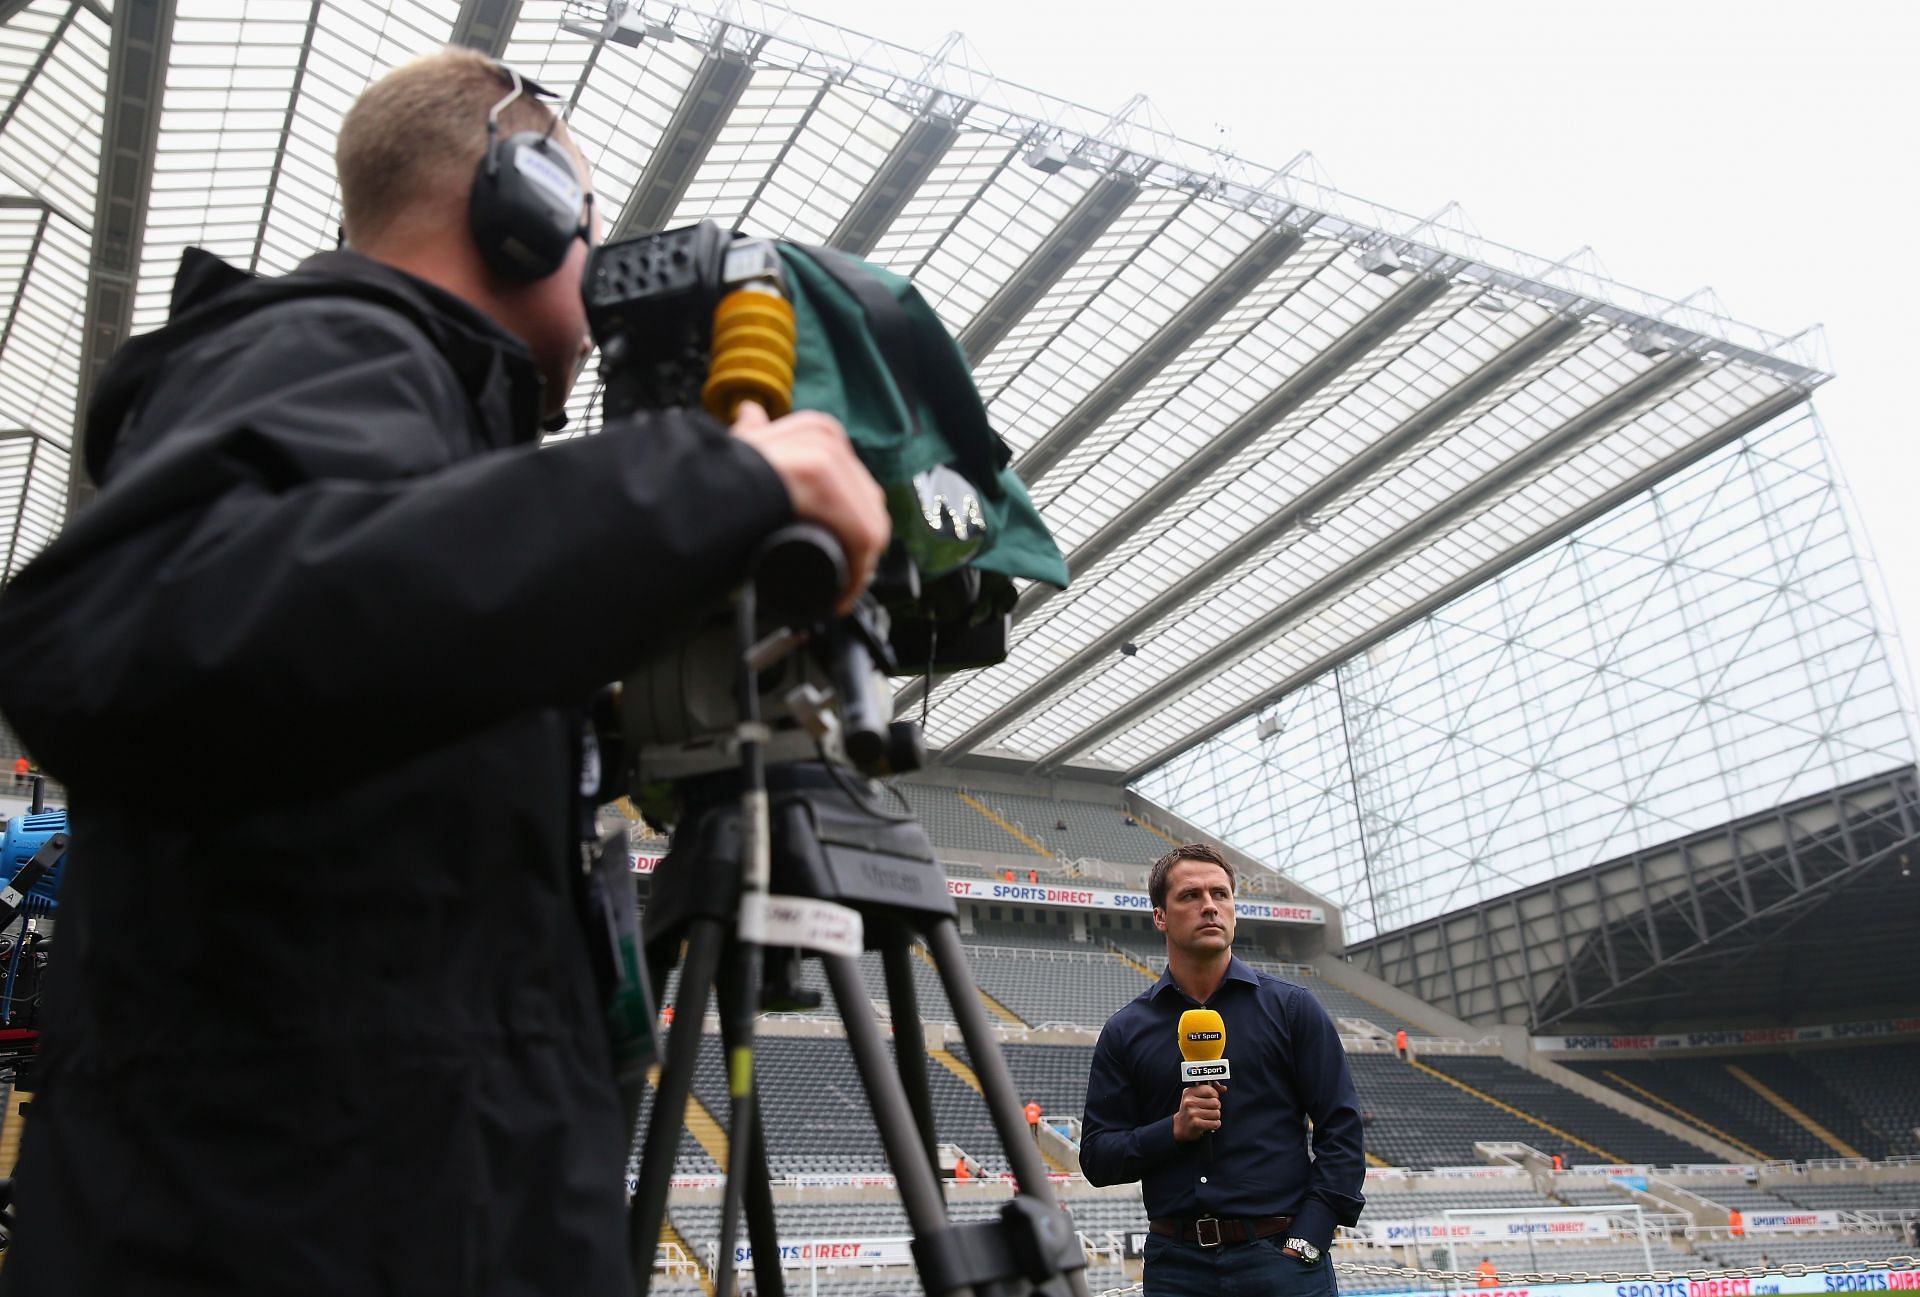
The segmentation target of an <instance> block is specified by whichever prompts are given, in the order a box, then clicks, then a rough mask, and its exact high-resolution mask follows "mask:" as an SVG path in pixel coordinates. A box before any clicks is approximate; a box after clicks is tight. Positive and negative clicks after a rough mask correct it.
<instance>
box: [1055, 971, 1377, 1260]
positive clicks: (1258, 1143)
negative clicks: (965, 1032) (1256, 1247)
mask: <svg viewBox="0 0 1920 1297" xmlns="http://www.w3.org/2000/svg"><path fill="white" fill-rule="evenodd" d="M1194 1008H1208V1009H1214V1010H1217V1011H1218V1012H1219V1014H1220V1017H1221V1019H1222V1020H1223V1021H1225V1023H1226V1026H1227V1040H1226V1046H1227V1052H1226V1059H1227V1062H1228V1064H1229V1066H1230V1067H1231V1068H1232V1076H1231V1078H1230V1079H1229V1080H1228V1081H1227V1092H1226V1094H1225V1096H1223V1097H1222V1099H1221V1104H1220V1129H1219V1130H1218V1131H1217V1132H1215V1133H1214V1134H1213V1135H1212V1136H1211V1137H1210V1138H1207V1139H1200V1140H1196V1141H1194V1142H1192V1143H1187V1144H1180V1143H1176V1142H1175V1140H1174V1138H1173V1114H1174V1112H1175V1111H1176V1110H1177V1109H1178V1108H1179V1107H1180V1091H1181V1085H1180V1040H1179V1030H1178V1029H1179V1025H1180V1015H1181V1014H1182V1013H1184V1012H1186V1011H1187V1010H1188V1009H1194ZM1309 1120H1311V1121H1312V1123H1313V1125H1312V1130H1311V1132H1309V1130H1308V1126H1307V1123H1308V1121H1309ZM1309 1142H1311V1145H1312V1148H1311V1152H1309V1148H1308V1145H1309ZM1209 1144H1211V1145H1212V1149H1211V1152H1209V1149H1208V1145H1209ZM1080 1169H1081V1170H1082V1171H1083V1172H1084V1173H1085V1174H1086V1177H1087V1179H1088V1180H1090V1181H1092V1182H1093V1183H1094V1184H1123V1183H1125V1182H1126V1181H1128V1180H1138V1181H1140V1187H1141V1196H1142V1197H1143V1198H1144V1199H1145V1200H1146V1207H1147V1215H1148V1216H1150V1217H1153V1218H1155V1219H1160V1218H1163V1217H1172V1218H1176V1219H1184V1220H1191V1219H1193V1218H1194V1217H1198V1216H1222V1217H1227V1216H1238V1217H1254V1216H1280V1215H1292V1216H1293V1217H1294V1224H1293V1230H1292V1233H1293V1234H1294V1235H1295V1236H1297V1237H1300V1238H1304V1239H1305V1240H1307V1241H1308V1242H1309V1243H1312V1244H1314V1245H1315V1246H1316V1247H1319V1248H1321V1249H1322V1250H1325V1248H1326V1247H1327V1245H1328V1244H1329V1243H1330V1242H1331V1241H1332V1239H1333V1227H1334V1226H1335V1224H1341V1225H1351V1224H1353V1223H1354V1222H1355V1221H1356V1220H1358V1219H1359V1217H1360V1208H1361V1206H1362V1204H1363V1203H1364V1201H1365V1199H1364V1198H1363V1197H1362V1196H1361V1190H1362V1189H1363V1188H1364V1186H1365V1184H1366V1175H1367V1167H1366V1155H1365V1154H1364V1153H1363V1152H1362V1150H1361V1147H1360V1101H1359V1096H1358V1095H1357V1094H1355V1093H1354V1088H1353V1076H1352V1074H1351V1072H1350V1071H1349V1070H1348V1068H1347V1054H1346V1050H1344V1049H1343V1048H1341V1045H1340V1036H1339V1033H1338V1032H1337V1031H1336V1030H1335V1028H1334V1025H1333V1019H1331V1018H1329V1017H1328V1016H1327V1011H1326V1010H1325V1009H1323V1008H1321V1007H1320V1003H1319V1001H1317V1000H1315V999H1314V998H1313V997H1312V996H1311V995H1309V994H1308V993H1307V991H1306V990H1305V989H1304V988H1302V987H1299V986H1295V985H1294V984H1293V983H1292V982H1288V981H1283V980H1281V979H1280V978H1278V977H1272V976H1270V975H1268V974H1266V973H1262V972H1259V971H1257V970H1255V969H1252V968H1249V967H1247V965H1246V964H1244V963H1242V962H1241V961H1240V960H1239V959H1233V960H1231V961H1230V962H1229V963H1228V965H1227V974H1226V977H1225V978H1224V979H1223V980H1222V981H1221V983H1220V987H1219V989H1218V990H1216V991H1215V992H1214V993H1213V998H1212V999H1211V1000H1210V1001H1208V1002H1207V1003H1206V1004H1205V1005H1200V1004H1196V1003H1195V1002H1194V1000H1193V999H1191V998H1190V997H1189V996H1188V995H1187V994H1186V993H1185V992H1184V991H1182V990H1181V989H1180V988H1179V987H1178V986H1175V985H1174V983H1173V978H1172V975H1171V970H1169V971H1168V972H1166V973H1162V974H1161V975H1160V980H1159V981H1158V982H1156V983H1154V985H1153V987H1152V989H1150V990H1148V991H1145V992H1142V993H1141V995H1140V996H1139V998H1137V999H1135V1000H1134V1001H1133V1002H1132V1003H1130V1004H1128V1005H1127V1006H1126V1007H1125V1008H1124V1009H1122V1010H1120V1012H1118V1013H1116V1014H1114V1015H1113V1017H1112V1018H1110V1019H1108V1021H1107V1025H1106V1027H1105V1029H1103V1030H1102V1031H1101V1033H1100V1043H1099V1044H1098V1045H1096V1046H1095V1047H1094V1051H1093V1071H1092V1074H1091V1075H1090V1076H1089V1077H1088V1078H1087V1111H1086V1116H1085V1118H1084V1119H1083V1121H1082V1129H1081V1139H1080Z"/></svg>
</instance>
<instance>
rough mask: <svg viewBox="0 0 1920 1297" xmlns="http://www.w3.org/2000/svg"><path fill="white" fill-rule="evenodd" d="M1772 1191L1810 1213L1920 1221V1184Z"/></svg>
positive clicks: (1790, 1186) (1817, 1186)
mask: <svg viewBox="0 0 1920 1297" xmlns="http://www.w3.org/2000/svg"><path fill="white" fill-rule="evenodd" d="M1771 1188H1772V1191H1773V1192H1774V1193H1776V1194H1778V1195H1779V1196H1780V1197H1782V1198H1785V1199H1786V1200H1787V1201H1788V1202H1790V1203H1792V1204H1793V1205H1794V1206H1796V1207H1804V1208H1806V1209H1807V1210H1808V1211H1867V1212H1876V1213H1880V1214H1883V1215H1891V1216H1901V1217H1907V1218H1913V1219H1920V1182H1915V1181H1911V1180H1908V1181H1904V1182H1895V1183H1878V1184H1794V1183H1788V1184H1784V1185H1781V1184H1776V1185H1773V1186H1771Z"/></svg>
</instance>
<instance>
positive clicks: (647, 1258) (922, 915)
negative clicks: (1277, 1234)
mask: <svg viewBox="0 0 1920 1297" xmlns="http://www.w3.org/2000/svg"><path fill="white" fill-rule="evenodd" d="M766 782H767V794H768V799H769V826H770V829H771V844H770V845H771V890H772V891H773V892H775V893H777V894H778V895H780V896H783V897H798V898H805V899H809V900H817V901H831V902H837V903H838V904H840V905H845V906H849V907H851V908H853V909H855V910H857V911H858V912H859V913H860V915H861V917H862V920H863V929H864V933H865V940H866V946H867V948H868V949H875V950H878V951H879V953H880V956H881V961H882V967H883V970H884V973H885V979H886V987H887V998H888V1001H889V1003H890V1005H891V1008H892V1016H893V1025H894V1034H895V1042H896V1048H895V1054H896V1058H895V1063H896V1065H897V1066H896V1067H893V1068H890V1067H889V1066H888V1063H887V1047H886V1041H885V1039H884V1037H883V1035H882V1033H881V1029H880V1024H879V1022H878V1020H877V1018H876V1016H875V1014H874V1011H873V1004H872V1002H871V1000H869V999H868V997H867V991H866V987H865V985H864V982H863V979H862V977H861V974H860V969H859V965H858V962H857V960H856V958H855V956H854V955H852V954H849V953H844V952H843V953H829V954H820V955H819V956H818V957H819V958H820V959H821V961H822V963H823V964H824V966H825V970H826V974H827V982H828V985H829V987H830V988H831V989H832V992H833V998H834V1002H835V1005H836V1007H837V1008H838V1010H839V1014H840V1017H841V1020H842V1021H843V1022H844V1023H845V1024H846V1031H847V1044H848V1047H849V1049H850V1051H851V1052H852V1055H853V1060H854V1065H855V1067H856V1068H857V1070H858V1072H859V1074H860V1079H861V1082H862V1084H863V1086H864V1087H865V1089H866V1093H867V1098H868V1101H869V1103H870V1104H871V1105H872V1108H873V1112H874V1117H875V1120H876V1123H877V1125H878V1128H879V1133H880V1138H881V1143H882V1145H883V1147H884V1148H885V1150H886V1155H887V1162H888V1164H889V1165H890V1166H891V1167H892V1168H893V1173H894V1177H895V1181H896V1183H897V1184H898V1186H899V1192H900V1197H901V1201H902V1204H903V1206H904V1207H905V1208H906V1213H907V1219H908V1222H909V1224H910V1226H911V1228H912V1231H913V1235H914V1243H913V1254H914V1261H915V1264H916V1266H917V1268H918V1269H919V1272H920V1277H921V1282H922V1284H923V1286H924V1287H925V1289H926V1291H927V1293H928V1297H946V1295H947V1294H954V1295H955V1297H965V1295H967V1294H976V1295H977V1297H1022V1295H1024V1294H1028V1293H1039V1294H1045V1295H1046V1297H1070V1295H1072V1297H1085V1294H1086V1281H1085V1275H1084V1267H1085V1264H1086V1261H1085V1257H1084V1256H1083V1254H1082V1253H1081V1251H1080V1247H1079V1243H1078V1241H1077V1240H1076V1238H1075V1237H1074V1234H1073V1231H1072V1230H1071V1229H1070V1228H1069V1225H1068V1221H1067V1218H1066V1216H1065V1214H1064V1213H1063V1212H1061V1211H1060V1209H1059V1204H1058V1201H1057V1200H1056V1198H1055V1196H1054V1192H1053V1186H1052V1185H1051V1184H1050V1183H1049V1182H1048V1180H1047V1176H1046V1170H1045V1167H1044V1165H1043V1164H1042V1163H1041V1160H1040V1153H1039V1150H1038V1148H1037V1147H1036V1146H1035V1145H1034V1143H1033V1141H1032V1139H1031V1137H1030V1134H1029V1130H1028V1127H1027V1123H1026V1120H1025V1118H1024V1117H1023V1116H1022V1114H1021V1111H1020V1106H1019V1099H1018V1096H1017V1094H1016V1092H1015V1090H1014V1085H1013V1077H1012V1074H1011V1073H1010V1072H1009V1071H1008V1070H1007V1065H1006V1060H1005V1059H1004V1058H1003V1057H1002V1056H1001V1053H1000V1048H999V1045H998V1043H997V1042H996V1041H995V1039H994V1037H993V1034H992V1029H991V1028H990V1026H989V1024H988V1021H987V1014H986V1009H985V1007H984V1006H983V1005H982V1004H981V1002H980V998H979V996H978V995H977V994H976V993H975V989H974V984H973V978H972V975H971V974H970V973H969V972H968V970H967V963H966V956H965V954H964V953H963V951H962V950H961V946H960V936H959V930H958V929H957V927H956V926H955V923H954V914H955V911H954V905H953V900H952V898H951V897H950V896H949V895H948V893H947V880H946V872H945V871H944V870H943V869H941V867H940V865H939V863H938V862H937V861H936V860H935V859H934V856H933V849H932V845H931V843H929V842H928V840H927V836H926V832H925V830H923V829H922V828H921V827H920V826H919V825H918V824H917V823H915V822H914V821H913V820H911V819H909V818H905V817H897V816H891V815H888V814H886V813H885V812H882V811H878V810H876V809H874V808H873V807H872V806H870V805H869V804H868V803H867V802H866V801H865V800H864V799H863V797H862V796H861V795H860V793H859V790H858V789H857V788H856V787H855V786H853V785H852V784H851V783H850V782H849V781H848V780H847V778H846V777H843V776H841V775H840V774H839V773H838V772H837V771H834V770H831V769H829V768H828V767H826V766H825V765H824V764H822V763H818V762H801V763H793V764H787V765H779V766H774V767H771V768H770V769H768V770H767V772H766ZM738 794H739V788H738V785H737V783H736V782H735V781H733V780H731V779H728V778H725V777H712V778H708V779H706V780H702V781H698V782H695V783H692V784H690V785H689V787H688V789H687V805H688V808H689V809H688V813H687V814H686V816H685V817H684V818H683V820H682V823H681V826H680V828H679V830H678V831H677V832H676V833H675V835H674V840H673V846H672V848H671V849H670V850H669V852H668V854H667V857H666V859H665V860H663V861H662V862H661V863H660V867H659V868H658V869H657V870H656V871H655V873H654V884H653V897H652V900H651V902H650V903H649V905H648V907H647V915H646V925H645V943H646V957H647V964H648V972H649V974H650V976H651V979H652V985H654V986H664V985H665V983H666V975H667V972H668V970H669V968H670V967H671V966H672V964H673V961H674V958H675V956H676V955H677V953H678V951H679V948H680V944H681V942H682V941H683V940H684V941H685V943H686V959H685V963H684V965H683V967H682V968H681V981H680V992H679V1002H678V1004H677V1005H676V1006H675V1008H676V1014H675V1017H674V1022H673V1027H672V1029H671V1031H670V1033H669V1036H668V1040H667V1048H666V1053H665V1058H664V1061H663V1063H662V1066H661V1070H660V1078H659V1085H658V1089H657V1092H656V1093H655V1095H654V1103H653V1111H652V1114H651V1116H650V1118H649V1120H648V1123H647V1133H646V1142H645V1144H644V1146H643V1151H642V1155H641V1161H640V1176H639V1185H638V1188H637V1189H636V1191H635V1194H634V1199H633V1205H632V1211H631V1215H630V1217H629V1221H628V1226H629V1233H628V1241H629V1244H630V1247H631V1251H632V1255H633V1266H634V1273H635V1278H636V1281H637V1283H638V1291H639V1294H640V1297H646V1293H647V1289H648V1285H649V1283H650V1280H651V1275H652V1263H653V1253H654V1247H655V1244H656V1242H657V1240H658V1239H659V1236H660V1226H661V1221H662V1220H663V1218H664V1217H665V1214H666V1205H667V1190H668V1184H669V1180H670V1178H671V1177H672V1174H673V1161H674V1155H675V1153H676V1151H677V1148H678V1145H679V1140H680V1134H681V1114H682V1112H683V1111H684V1110H685V1107H686V1103H687V1098H688V1095H689V1094H690V1093H691V1090H692V1086H693V1072H694V1064H695V1060H696V1056H697V1054H698V1052H699V1048H700V1043H701V1025H702V1021H703V1019H704V1018H705V1016H706V1010H707V1001H708V996H709V994H710V993H711V992H714V991H717V992H718V1002H719V1016H720V1031H721V1041H722V1046H723V1048H724V1050H725V1051H726V1056H727V1059H728V1060H729V1066H728V1070H729V1072H730V1074H731V1075H730V1090H731V1094H732V1099H733V1104H732V1110H733V1121H732V1128H731V1130H730V1131H729V1141H730V1148H729V1168H728V1177H727V1181H728V1182H727V1192H726V1199H725V1206H724V1207H723V1210H722V1215H721V1241H720V1268H719V1271H718V1277H719V1279H720V1283H719V1285H718V1292H719V1293H720V1295H721V1297H731V1294H730V1292H729V1284H728V1282H727V1281H728V1280H729V1279H731V1277H732V1274H733V1249H734V1240H735V1238H736V1237H737V1228H738V1220H737V1217H736V1215H735V1205H736V1203H738V1202H741V1201H742V1200H744V1210H745V1215H746V1223H747V1231H748V1238H749V1241H750V1242H751V1244H752V1247H753V1270H754V1279H755V1284H756V1287H757V1289H758V1292H759V1294H760V1297H781V1295H782V1294H783V1292H784V1286H783V1280H782V1277H781V1272H780V1253H779V1242H778V1237H777V1235H776V1233H775V1226H774V1214H773V1193H772V1187H771V1182H770V1177H769V1173H768V1169H767V1160H766V1141H765V1136H764V1133H763V1128H762V1125H761V1122H760V1120H759V1118H760V1112H759V1100H758V1095H757V1092H756V1091H755V1090H754V1088H753V1085H752V1075H751V1062H750V1060H751V1049H752V1036H753V1017H754V1014H755V1013H756V1012H757V1010H758V1004H757V1003H755V1000H756V999H757V993H756V992H757V988H756V986H755V984H756V983H757V982H758V981H759V963H760V951H759V948H758V947H757V946H754V945H751V944H749V943H746V942H743V941H742V940H740V938H739V936H738V933H737V930H736V926H735V925H736V919H737V915H738V911H739V905H740V898H741V876H742V865H743V842H744V830H743V820H742V810H741V805H740V799H739V795H738ZM916 935H918V936H920V937H921V938H923V939H924V940H925V942H926V945H927V948H928V951H929V952H930V954H931V955H932V958H933V963H934V966H935V967H936V969H937V970H938V972H939V975H940V981H941V984H942V986H943V987H944V988H945V990H946V995H947V1000H948V1002H949V1003H950V1004H951V1005H952V1007H953V1012H954V1016H955V1018H956V1019H957V1020H958V1022H959V1027H960V1034H961V1037H962V1039H963V1040H964V1041H965V1042H966V1046H967V1050H968V1052H969V1054H970V1055H971V1056H972V1059H973V1065H974V1070H975V1072H976V1073H977V1074H978V1076H979V1079H980V1085H981V1089H982V1092H983V1094H984V1096H985V1098H986V1102H987V1109H988V1111H989V1113H990V1114H991V1116H992V1119H993V1125H994V1130H995V1132H996V1133H997V1134H998V1135H999V1137H1000V1142H1001V1144H1002V1146H1003V1147H1004V1149H1005V1151H1006V1154H1007V1160H1008V1162H1009V1163H1010V1164H1011V1166H1012V1169H1013V1174H1014V1177H1015V1179H1016V1181H1017V1182H1018V1184H1019V1189H1020V1196H1019V1197H1016V1198H1015V1199H1013V1200H1012V1201H1011V1202H1009V1203H1008V1204H1007V1205H1006V1206H1005V1207H1004V1208H1003V1209H1002V1210H1001V1213H1000V1216H999V1218H998V1219H997V1220H992V1221H984V1222H974V1223H968V1224H964V1225H955V1224H952V1223H951V1222H950V1221H949V1220H948V1218H947V1213H946V1205H945V1202H944V1200H943V1198H942V1194H941V1188H940V1180H939V1175H938V1171H937V1158H936V1155H935V1149H934V1127H933V1104H932V1100H931V1097H930V1091H929V1087H928V1083H927V1070H926V1069H927V1052H926V1041H925V1038H924V1035H923V1032H922V1030H921V1024H920V1014H919V1010H918V1007H917V1005H916V1003H915V996H914V988H913V979H912V968H911V964H910V962H909V961H910V959H911V958H912V954H911V951H910V950H909V949H908V946H909V944H910V943H911V941H912V940H913V938H914V937H915V936H916ZM743 1059H745V1060H747V1062H746V1064H745V1065H744V1066H743V1065H742V1060H743ZM742 1179H744V1183H736V1181H740V1180H742Z"/></svg>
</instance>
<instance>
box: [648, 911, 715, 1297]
mask: <svg viewBox="0 0 1920 1297" xmlns="http://www.w3.org/2000/svg"><path fill="white" fill-rule="evenodd" d="M725 938H726V929H725V927H724V926H723V925H722V924H721V923H720V921H719V920H718V919H696V920H695V921H694V922H693V923H692V924H691V925H690V931H689V936H688V940H687V962H686V965H685V966H684V967H683V968H682V969H681V970H680V999H681V1004H680V1005H679V1007H678V1008H677V1010H676V1012H675V1015H674V1019H673V1030H672V1031H671V1032H670V1033H668V1036H667V1057H666V1061H665V1062H664V1063H663V1064H662V1065H661V1067H660V1084H659V1088H658V1090H657V1091H656V1092H655V1093H654V1096H653V1112H652V1114H651V1115H650V1116H649V1117H648V1119H647V1142H646V1144H645V1145H643V1146H642V1149H641V1154H640V1184H639V1187H638V1188H636V1189H635V1190H634V1194H633V1203H632V1205H631V1206H629V1207H628V1209H627V1249H628V1253H629V1255H631V1257H632V1258H633V1282H634V1290H635V1291H636V1292H637V1293H638V1294H639V1297H646V1294H647V1287H648V1285H649V1284H650V1283H651V1282H652V1279H653V1253H654V1249H655V1248H656V1247H658V1246H659V1242H660V1222H661V1221H663V1220H665V1219H666V1215H667V1190H668V1187H669V1182H670V1181H671V1180H672V1179H673V1159H674V1154H675V1153H677V1152H678V1151H679V1148H680V1131H681V1127H682V1124H683V1121H684V1116H683V1114H684V1113H685V1112H686V1109H687V1096H688V1095H689V1094H691V1093H692V1092H693V1067H694V1063H695V1062H696V1061H697V1059H698V1057H699V1053H700V1027H701V1023H702V1022H703V1021H704V1020H705V1018H706V1016H707V994H708V992H709V991H711V990H712V989H713V978H714V973H715V972H716V971H717V970H718V969H719V966H720V947H721V945H722V944H723V942H724V941H725Z"/></svg>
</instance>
